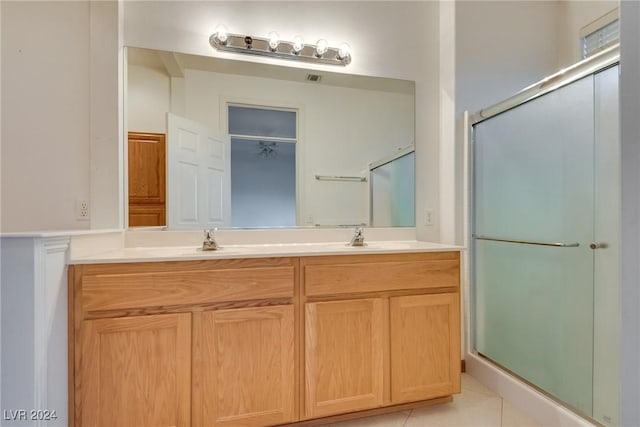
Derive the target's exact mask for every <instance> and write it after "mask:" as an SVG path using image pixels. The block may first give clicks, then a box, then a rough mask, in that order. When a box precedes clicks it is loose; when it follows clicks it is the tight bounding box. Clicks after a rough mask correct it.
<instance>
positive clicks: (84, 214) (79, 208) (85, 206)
mask: <svg viewBox="0 0 640 427" xmlns="http://www.w3.org/2000/svg"><path fill="white" fill-rule="evenodd" d="M89 214H90V211H89V201H88V200H87V199H77V200H76V218H77V219H78V220H81V221H87V220H89V219H90V216H89Z"/></svg>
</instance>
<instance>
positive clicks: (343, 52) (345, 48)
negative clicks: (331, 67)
mask: <svg viewBox="0 0 640 427" xmlns="http://www.w3.org/2000/svg"><path fill="white" fill-rule="evenodd" d="M350 51H351V47H349V45H348V44H346V43H342V44H341V45H340V47H339V48H338V59H340V60H345V59H347V58H349V56H350V55H351V54H350V53H349V52H350Z"/></svg>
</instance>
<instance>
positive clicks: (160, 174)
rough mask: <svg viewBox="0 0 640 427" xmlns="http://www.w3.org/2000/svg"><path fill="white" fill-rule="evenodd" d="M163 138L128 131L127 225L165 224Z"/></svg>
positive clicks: (164, 145) (160, 135)
mask: <svg viewBox="0 0 640 427" xmlns="http://www.w3.org/2000/svg"><path fill="white" fill-rule="evenodd" d="M165 141H166V138H165V135H164V134H161V133H140V132H129V149H128V153H129V175H128V176H129V226H131V227H138V226H158V225H166V197H165V195H166V178H165V176H166V152H165V150H166V142H165Z"/></svg>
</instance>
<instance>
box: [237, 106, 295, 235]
mask: <svg viewBox="0 0 640 427" xmlns="http://www.w3.org/2000/svg"><path fill="white" fill-rule="evenodd" d="M228 118H229V128H228V129H229V136H230V137H231V225H232V226H233V227H240V228H255V227H293V226H295V225H296V224H297V222H296V143H297V112H296V111H295V110H286V109H276V108H269V107H255V106H246V105H237V104H234V105H229V106H228Z"/></svg>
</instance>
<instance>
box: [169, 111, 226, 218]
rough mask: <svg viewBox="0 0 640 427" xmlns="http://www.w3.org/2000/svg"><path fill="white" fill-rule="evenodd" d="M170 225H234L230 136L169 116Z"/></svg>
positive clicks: (175, 116) (187, 120)
mask: <svg viewBox="0 0 640 427" xmlns="http://www.w3.org/2000/svg"><path fill="white" fill-rule="evenodd" d="M167 139H168V141H167V144H168V150H167V170H168V173H167V181H168V194H167V204H168V209H167V211H168V221H167V222H168V225H169V228H172V229H180V228H185V229H193V228H202V229H204V228H212V227H224V226H226V227H228V226H230V225H231V172H230V169H231V166H230V161H231V160H230V150H229V136H228V135H224V134H221V133H219V132H216V131H214V130H212V129H209V128H207V127H206V126H204V125H202V124H200V123H197V122H194V121H193V120H189V119H186V118H184V117H180V116H177V115H175V114H172V113H167Z"/></svg>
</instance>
